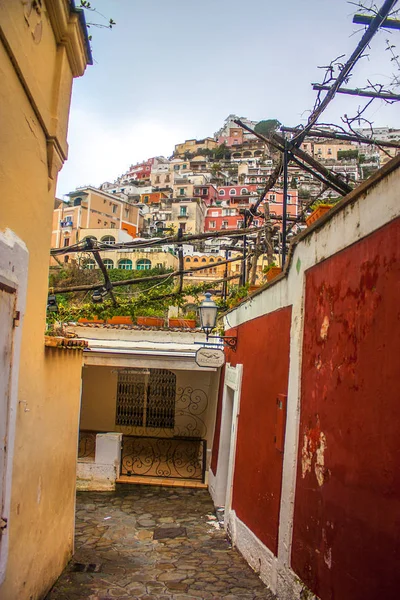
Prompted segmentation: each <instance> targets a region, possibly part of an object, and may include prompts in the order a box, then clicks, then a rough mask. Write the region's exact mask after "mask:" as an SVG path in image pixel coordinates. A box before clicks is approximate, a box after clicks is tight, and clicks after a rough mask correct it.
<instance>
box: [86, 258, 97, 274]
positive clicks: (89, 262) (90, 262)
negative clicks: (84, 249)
mask: <svg viewBox="0 0 400 600" xmlns="http://www.w3.org/2000/svg"><path fill="white" fill-rule="evenodd" d="M95 268H96V261H95V260H93V259H92V258H88V259H87V260H86V261H85V269H89V271H92V270H93V269H95Z"/></svg>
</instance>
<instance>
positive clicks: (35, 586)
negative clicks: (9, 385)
mask: <svg viewBox="0 0 400 600" xmlns="http://www.w3.org/2000/svg"><path fill="white" fill-rule="evenodd" d="M31 4H32V3H29V2H27V3H22V2H0V23H1V26H0V79H1V82H2V84H1V86H0V131H1V141H0V164H1V169H0V188H1V194H2V195H1V201H0V202H1V210H0V231H3V230H4V229H6V228H9V229H10V230H11V231H12V232H13V235H14V236H15V237H16V238H18V239H19V240H21V244H25V246H26V249H27V252H28V253H29V264H28V265H27V266H25V274H26V269H27V270H28V273H27V291H26V311H23V312H22V313H21V314H20V320H19V328H20V329H19V331H20V332H21V346H20V353H19V356H18V357H16V362H15V363H14V364H15V365H16V364H17V362H18V364H19V375H18V373H16V377H15V380H16V385H17V388H18V390H17V394H18V398H17V400H18V402H17V404H16V406H15V412H14V413H13V419H14V422H15V432H14V431H10V439H9V442H10V443H11V440H12V439H13V438H14V433H15V443H14V455H13V465H12V467H13V470H12V478H11V486H12V487H11V505H10V518H9V522H8V527H7V536H8V542H9V543H8V558H7V561H6V565H5V569H6V570H5V579H4V582H3V583H2V584H1V587H0V597H1V598H2V600H15V599H16V598H18V599H19V600H25V599H30V600H36V599H37V598H41V597H43V595H44V594H45V593H46V591H47V590H48V588H49V587H50V586H51V585H52V583H53V582H54V580H55V579H56V578H57V577H58V575H59V574H60V572H61V570H62V568H63V567H64V565H65V563H66V561H67V560H68V558H69V557H70V556H71V553H72V548H73V532H74V489H75V463H76V454H75V453H76V446H77V420H78V413H79V388H80V365H81V359H82V357H81V354H80V353H77V354H75V353H74V352H72V351H71V352H69V351H68V352H67V351H65V352H64V353H63V351H61V350H49V351H47V350H45V346H44V330H45V314H46V303H47V289H48V282H47V268H46V265H47V264H48V261H49V248H50V238H51V230H52V214H53V207H54V192H55V184H56V179H57V173H58V170H59V169H60V167H61V165H62V162H63V160H65V158H66V155H67V142H66V130H67V123H68V113H69V103H70V93H71V85H72V79H73V76H78V75H82V74H83V71H84V69H85V66H86V61H87V55H86V54H85V46H84V38H83V34H82V31H81V29H80V25H79V22H78V16H77V14H70V13H69V3H64V2H55V1H54V2H53V1H52V0H48V1H46V3H44V2H42V3H36V8H35V7H33V8H32V6H31ZM17 283H18V282H17ZM3 400H4V399H3V398H0V401H1V402H2V401H3ZM13 427H14V426H13ZM7 451H8V452H11V451H12V448H10V447H8V449H7ZM1 483H3V482H1Z"/></svg>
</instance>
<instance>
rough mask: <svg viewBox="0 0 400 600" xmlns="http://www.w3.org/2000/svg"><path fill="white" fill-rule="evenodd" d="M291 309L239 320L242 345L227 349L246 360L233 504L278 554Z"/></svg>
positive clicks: (237, 359)
mask: <svg viewBox="0 0 400 600" xmlns="http://www.w3.org/2000/svg"><path fill="white" fill-rule="evenodd" d="M291 314H292V309H291V307H287V308H283V309H281V310H278V311H275V312H273V313H269V314H268V315H264V316H262V317H259V318H257V319H253V320H251V321H247V322H246V323H244V324H243V325H240V326H239V327H238V330H237V336H238V346H237V351H236V352H232V351H229V352H228V353H227V354H228V361H229V362H230V363H231V364H232V365H236V364H243V379H242V392H241V399H240V416H239V424H238V434H237V448H236V462H235V473H234V481H233V500H232V507H233V509H234V510H235V511H236V514H237V516H238V517H239V519H240V520H241V521H243V522H244V523H245V524H246V525H247V526H248V527H249V528H250V529H251V530H252V531H253V532H254V533H255V535H256V536H257V537H258V538H259V539H260V540H261V541H262V542H263V543H264V544H265V545H266V546H268V548H269V549H270V550H271V551H272V552H274V553H275V554H276V553H277V546H278V525H279V507H280V499H281V486H282V463H283V454H282V452H280V451H279V450H277V448H276V447H275V434H276V429H275V428H276V399H277V397H278V394H287V387H288V373H289V345H290V322H291ZM227 335H230V332H229V331H228V332H227Z"/></svg>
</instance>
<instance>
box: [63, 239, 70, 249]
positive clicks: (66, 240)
mask: <svg viewBox="0 0 400 600" xmlns="http://www.w3.org/2000/svg"><path fill="white" fill-rule="evenodd" d="M67 246H69V238H64V248H66V247H67Z"/></svg>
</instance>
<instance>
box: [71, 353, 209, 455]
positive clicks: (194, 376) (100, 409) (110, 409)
mask: <svg viewBox="0 0 400 600" xmlns="http://www.w3.org/2000/svg"><path fill="white" fill-rule="evenodd" d="M132 366H134V363H132ZM149 366H150V365H149ZM172 372H173V373H175V375H176V390H177V397H178V396H179V394H180V390H182V389H183V390H186V393H188V389H189V388H191V389H192V390H194V393H195V394H196V391H199V394H200V397H201V398H202V400H201V402H203V398H204V395H205V396H206V397H207V409H206V410H205V412H204V413H202V414H200V415H199V416H198V418H195V417H193V416H191V415H189V414H187V413H185V414H184V415H181V416H179V415H176V417H175V425H176V429H175V431H170V430H161V431H160V430H155V429H150V428H149V429H146V428H143V427H120V426H119V425H116V424H115V411H116V402H117V369H115V368H113V367H97V366H96V367H94V366H90V367H84V369H83V384H82V406H81V421H80V429H90V430H94V431H109V432H110V431H121V432H122V433H126V434H127V435H150V436H160V437H169V436H172V435H178V434H180V435H181V434H182V431H188V425H189V426H190V425H193V424H195V425H196V426H197V427H198V428H199V429H200V431H201V437H203V438H205V439H206V440H207V448H209V449H210V448H211V446H212V441H213V434H214V424H215V412H216V403H217V393H218V383H219V372H212V371H204V372H195V371H179V370H172ZM179 406H180V403H179V401H178V409H179ZM186 435H187V434H186Z"/></svg>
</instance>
